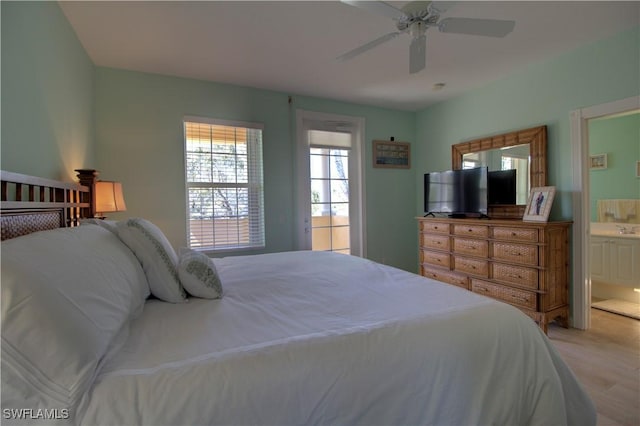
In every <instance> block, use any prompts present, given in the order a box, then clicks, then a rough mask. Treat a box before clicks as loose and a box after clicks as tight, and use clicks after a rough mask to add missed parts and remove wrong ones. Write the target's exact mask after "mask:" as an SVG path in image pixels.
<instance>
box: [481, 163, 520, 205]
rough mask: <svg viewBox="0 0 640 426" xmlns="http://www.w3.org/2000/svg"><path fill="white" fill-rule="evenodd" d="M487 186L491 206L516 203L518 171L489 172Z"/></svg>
mask: <svg viewBox="0 0 640 426" xmlns="http://www.w3.org/2000/svg"><path fill="white" fill-rule="evenodd" d="M487 184H488V188H489V205H490V206H491V205H495V204H515V203H516V169H511V170H496V171H493V172H489V174H488V175H487Z"/></svg>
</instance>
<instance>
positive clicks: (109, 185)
mask: <svg viewBox="0 0 640 426" xmlns="http://www.w3.org/2000/svg"><path fill="white" fill-rule="evenodd" d="M95 189H96V212H99V213H104V212H122V211H125V210H127V205H126V204H125V203H124V196H123V195H122V184H121V183H120V182H112V181H105V180H99V181H97V182H96V186H95Z"/></svg>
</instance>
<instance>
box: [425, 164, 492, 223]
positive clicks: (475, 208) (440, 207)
mask: <svg viewBox="0 0 640 426" xmlns="http://www.w3.org/2000/svg"><path fill="white" fill-rule="evenodd" d="M487 174H488V171H487V168H486V167H476V168H474V169H462V170H447V171H444V172H431V173H426V174H425V175H424V211H425V213H426V214H432V213H448V214H449V216H451V217H466V216H486V215H487V211H488V209H487V205H488V199H487Z"/></svg>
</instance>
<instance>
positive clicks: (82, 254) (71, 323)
mask: <svg viewBox="0 0 640 426" xmlns="http://www.w3.org/2000/svg"><path fill="white" fill-rule="evenodd" d="M1 278H2V319H1V320H2V408H3V409H6V408H32V409H34V410H36V409H53V408H59V409H66V410H69V412H70V413H69V416H70V419H69V420H70V421H73V419H74V413H73V410H74V408H75V407H76V405H77V403H78V402H79V400H80V398H81V397H82V396H83V395H84V394H85V392H87V390H88V389H89V387H90V386H91V384H92V383H93V380H94V378H95V376H96V374H97V372H98V369H99V366H100V365H101V363H102V362H103V360H104V359H105V358H106V357H107V353H113V351H114V350H116V349H117V348H116V347H114V345H117V344H116V342H120V343H122V336H123V335H126V333H127V332H128V327H129V321H130V320H131V319H132V318H133V317H135V316H137V315H139V314H140V313H141V312H142V309H143V305H144V302H145V299H146V298H147V296H148V295H149V286H148V284H147V280H146V277H145V274H144V271H143V270H142V267H141V266H140V263H139V262H138V260H137V259H136V257H135V256H134V255H133V253H132V252H131V250H129V248H127V246H125V245H124V244H123V243H122V242H121V241H120V240H119V239H118V237H116V236H115V235H114V234H113V233H111V232H109V231H107V230H105V229H103V228H101V227H99V226H80V227H76V228H65V229H56V230H51V231H43V232H37V233H33V234H30V235H26V236H23V237H19V238H15V239H12V240H6V241H3V242H2V272H1Z"/></svg>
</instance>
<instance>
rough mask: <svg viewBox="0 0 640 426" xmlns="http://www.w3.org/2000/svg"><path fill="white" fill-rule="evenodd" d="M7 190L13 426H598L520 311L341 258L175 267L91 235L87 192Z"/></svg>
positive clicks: (144, 225) (5, 338)
mask: <svg viewBox="0 0 640 426" xmlns="http://www.w3.org/2000/svg"><path fill="white" fill-rule="evenodd" d="M16 180H26V181H28V182H31V183H27V184H24V185H23V186H21V187H19V188H18V189H17V190H16V189H13V190H11V189H7V187H8V186H11V185H16V183H15V182H14V181H16ZM2 181H3V187H2V204H3V205H2V207H3V214H2V231H3V242H2V412H3V423H6V424H33V423H34V421H36V420H38V421H46V423H53V424H83V425H107V424H110V425H116V424H117V425H124V424H127V425H134V424H145V425H161V424H167V425H176V424H185V425H187V424H189V425H195V424H225V425H231V424H242V425H245V424H269V425H293V424H332V425H336V424H344V425H346V424H349V425H351V424H367V425H401V424H403V425H404V424H406V425H417V424H433V425H484V424H505V425H506V424H509V425H520V424H527V425H529V424H544V425H551V424H554V425H556V424H579V425H589V424H595V421H596V415H595V409H594V406H593V404H592V402H591V401H590V399H589V398H588V396H587V395H586V393H585V391H584V390H583V388H582V387H581V385H580V384H579V383H578V382H577V380H576V378H575V376H574V375H573V374H572V372H571V371H570V370H569V369H568V367H567V366H566V364H565V363H564V362H563V360H562V359H561V358H560V356H559V355H558V353H557V352H556V351H555V350H554V348H553V346H552V345H551V343H550V342H549V340H548V338H547V337H546V336H545V335H544V333H543V332H542V331H541V330H540V329H539V327H537V326H536V324H535V323H534V322H533V321H531V320H530V319H529V318H528V317H526V316H525V315H524V314H522V313H521V312H520V311H518V310H517V309H515V308H513V307H511V306H509V305H506V304H503V303H500V302H497V301H495V300H493V299H488V298H485V297H483V296H480V295H476V294H474V293H471V292H468V291H464V290H461V289H458V288H456V287H454V286H449V285H447V284H443V283H439V282H437V281H433V280H430V279H427V278H425V277H421V276H418V275H415V274H411V273H409V272H406V271H402V270H399V269H395V268H393V267H389V266H385V265H381V264H378V263H375V262H372V261H369V260H366V259H361V258H358V257H354V256H348V255H342V254H333V253H325V252H310V251H299V252H287V253H271V254H261V255H254V256H229V257H224V258H216V259H209V258H206V259H202V257H201V256H200V255H201V253H200V254H199V253H197V252H193V251H189V250H185V251H180V252H178V253H175V252H174V251H173V248H171V247H170V246H168V242H167V241H166V237H164V236H163V235H162V231H161V230H159V229H158V228H157V227H155V225H153V224H152V223H151V222H149V221H147V220H145V219H142V218H132V219H129V220H126V221H120V222H117V223H115V222H109V221H96V220H91V219H90V218H87V216H86V214H87V212H91V206H90V200H91V188H90V185H89V186H83V185H76V184H68V183H61V184H59V185H61V187H62V192H63V193H65V194H67V195H69V194H75V195H69V196H65V197H63V200H62V201H60V200H58V199H55V197H53V198H54V200H53V201H49V200H48V198H49V197H48V196H45V197H39V196H38V194H39V192H40V191H41V190H40V187H39V186H38V184H34V183H33V182H34V181H33V178H31V177H27V176H22V175H17V174H14V173H6V172H3V174H2ZM36 182H40V181H36ZM45 184H46V185H45ZM45 184H43V186H42V187H43V188H45V187H47V185H49V186H48V187H53V186H55V185H56V184H55V182H52V181H46V182H45ZM48 187H47V188H48ZM42 191H44V192H45V193H48V191H49V190H48V189H44V190H42ZM52 191H53V192H56V190H52ZM74 191H76V192H74ZM12 192H13V193H16V192H17V193H28V194H29V195H28V196H24V197H22V196H18V198H21V200H18V201H16V200H9V198H10V197H11V196H12V194H11V193H12ZM32 193H34V194H35V195H31V194H32ZM13 196H14V198H15V194H14V195H13ZM45 198H46V200H44V201H41V199H45ZM23 199H24V201H23ZM41 212H44V213H45V215H47V216H54V217H57V218H59V220H58V221H56V220H53V222H54V223H53V224H52V221H51V219H49V220H48V221H46V220H45V221H42V220H40V219H34V217H36V216H34V215H38V214H40V213H41ZM7 218H9V219H10V220H7V221H5V219H7ZM25 222H27V223H29V225H28V226H24V225H23V224H24V223H25ZM14 228H15V229H18V230H19V232H13V231H12V230H13V229H14ZM25 229H27V231H25ZM5 230H6V231H7V232H6V233H5ZM31 231H34V232H31ZM5 234H6V238H5ZM23 234H26V235H23ZM154 256H155V257H154ZM205 257H206V256H205ZM185 259H186V260H185ZM194 259H197V260H198V262H200V263H198V262H196V263H195V264H196V265H197V266H199V268H195V271H196V273H194V272H193V270H194V269H193V268H192V270H191V272H189V267H190V266H193V265H194V263H190V261H193V260H194ZM187 260H189V261H187ZM203 271H204V272H206V273H204V272H203ZM189 274H191V275H189ZM203 274H204V275H203ZM194 278H197V279H194ZM195 295H197V296H195ZM167 300H169V301H167Z"/></svg>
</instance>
